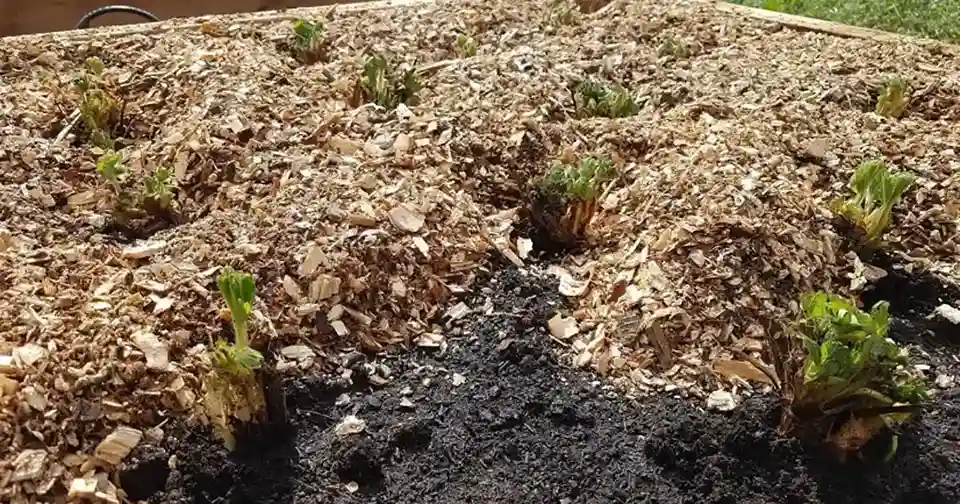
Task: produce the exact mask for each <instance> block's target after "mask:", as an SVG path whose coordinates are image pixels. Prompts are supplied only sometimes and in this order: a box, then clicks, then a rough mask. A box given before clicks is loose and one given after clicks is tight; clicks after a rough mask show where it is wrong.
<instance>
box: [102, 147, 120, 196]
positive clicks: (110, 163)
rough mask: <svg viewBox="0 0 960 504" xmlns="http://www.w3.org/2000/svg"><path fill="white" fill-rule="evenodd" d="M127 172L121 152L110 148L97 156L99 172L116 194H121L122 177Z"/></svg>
mask: <svg viewBox="0 0 960 504" xmlns="http://www.w3.org/2000/svg"><path fill="white" fill-rule="evenodd" d="M126 172H127V167H126V165H124V164H123V156H121V155H120V153H119V152H115V151H112V150H108V151H106V152H104V153H103V154H102V155H101V156H100V157H99V158H97V173H99V174H100V176H101V177H103V179H104V180H106V181H107V183H108V184H110V186H111V187H112V188H113V190H114V192H115V193H116V194H120V178H121V177H122V176H123V175H124V174H125V173H126Z"/></svg>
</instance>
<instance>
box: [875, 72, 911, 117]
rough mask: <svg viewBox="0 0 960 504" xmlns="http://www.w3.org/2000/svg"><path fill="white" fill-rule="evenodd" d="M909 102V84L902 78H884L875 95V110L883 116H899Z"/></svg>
mask: <svg viewBox="0 0 960 504" xmlns="http://www.w3.org/2000/svg"><path fill="white" fill-rule="evenodd" d="M909 104H910V85H909V84H907V81H905V80H904V79H903V78H901V77H899V76H893V77H890V78H888V79H887V80H886V82H885V83H884V85H883V89H882V90H881V91H880V96H878V97H877V108H876V112H877V114H879V115H882V116H884V117H893V118H900V117H901V116H903V113H904V112H906V111H907V105H909Z"/></svg>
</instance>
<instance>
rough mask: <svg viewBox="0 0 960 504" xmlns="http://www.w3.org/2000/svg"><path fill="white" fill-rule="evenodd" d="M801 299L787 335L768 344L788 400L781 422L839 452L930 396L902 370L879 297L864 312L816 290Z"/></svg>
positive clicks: (902, 357)
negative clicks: (815, 436) (780, 341)
mask: <svg viewBox="0 0 960 504" xmlns="http://www.w3.org/2000/svg"><path fill="white" fill-rule="evenodd" d="M800 305H801V317H800V319H799V321H798V322H797V323H796V324H795V325H794V326H793V327H792V328H790V330H789V332H790V333H791V335H792V337H790V338H788V339H787V341H786V345H785V346H784V345H781V344H776V345H772V346H771V353H772V355H773V358H774V362H775V365H776V368H777V374H778V375H779V382H780V389H781V392H782V394H783V396H784V399H785V401H786V405H787V407H786V408H785V410H784V415H783V417H782V419H781V426H782V427H783V429H784V430H785V431H787V432H798V431H804V432H816V433H817V434H818V435H820V436H823V439H825V440H826V441H827V442H828V443H830V444H831V445H832V446H834V447H835V448H837V449H838V453H839V454H840V455H841V457H842V458H846V456H847V455H849V454H852V453H858V452H859V450H860V449H861V448H862V447H863V446H864V445H865V444H866V443H867V442H868V441H869V440H870V439H872V438H873V437H874V436H875V435H876V434H878V433H880V432H881V431H883V430H884V429H893V428H895V427H897V426H898V425H900V424H902V423H903V422H905V421H906V420H908V419H909V418H910V417H911V415H912V414H914V413H916V412H917V411H919V409H920V408H921V407H922V406H923V404H924V402H925V401H927V400H928V399H929V397H930V395H929V392H928V390H927V388H926V385H925V384H924V382H923V379H922V378H921V377H919V376H916V375H914V374H911V372H909V371H908V370H910V369H912V368H911V366H910V359H909V356H908V354H907V353H906V351H905V350H903V349H901V348H900V347H899V346H898V345H897V344H896V343H895V342H894V341H893V340H891V339H889V338H888V332H889V328H890V314H889V305H888V303H887V302H886V301H881V302H878V303H877V304H875V305H874V306H873V307H871V309H870V311H869V312H866V311H863V310H861V309H859V308H857V306H856V305H855V304H854V303H853V302H851V301H849V300H847V299H844V298H842V297H840V296H835V295H832V294H828V293H825V292H816V293H810V294H805V295H803V296H802V297H801V300H800ZM894 442H895V441H894ZM894 449H895V448H894Z"/></svg>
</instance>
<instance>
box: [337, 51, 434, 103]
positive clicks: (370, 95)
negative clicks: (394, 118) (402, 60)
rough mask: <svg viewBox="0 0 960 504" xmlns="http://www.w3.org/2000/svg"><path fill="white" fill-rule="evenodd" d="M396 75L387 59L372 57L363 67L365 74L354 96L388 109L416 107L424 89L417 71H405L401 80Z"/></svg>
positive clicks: (361, 77) (377, 56) (411, 69)
mask: <svg viewBox="0 0 960 504" xmlns="http://www.w3.org/2000/svg"><path fill="white" fill-rule="evenodd" d="M396 74H397V72H396V71H394V70H393V69H391V68H390V65H389V64H388V63H387V60H386V58H384V57H383V56H381V55H373V56H370V57H368V58H367V61H366V63H365V64H364V65H363V73H362V74H361V76H360V80H359V81H358V83H357V87H356V91H355V93H354V94H355V95H357V94H359V95H360V97H362V99H364V100H365V101H366V102H368V103H375V104H377V105H379V106H381V107H384V108H387V109H393V108H396V107H397V105H399V104H401V103H405V104H407V105H416V104H417V102H418V98H417V93H418V92H419V91H420V89H421V88H422V86H421V84H420V79H419V78H418V77H417V73H416V70H415V69H413V68H410V69H408V70H405V71H403V72H402V73H401V74H400V76H399V78H398V77H397V75H396Z"/></svg>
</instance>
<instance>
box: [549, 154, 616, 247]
mask: <svg viewBox="0 0 960 504" xmlns="http://www.w3.org/2000/svg"><path fill="white" fill-rule="evenodd" d="M614 176H615V169H614V167H613V163H612V162H610V160H609V159H606V158H602V157H592V156H591V157H584V158H582V159H581V160H580V161H579V162H578V163H576V164H574V165H568V164H563V163H559V162H557V163H554V164H553V165H552V166H551V167H550V169H549V170H548V171H547V172H546V173H545V174H544V175H543V177H542V178H541V179H540V180H539V181H538V184H537V188H536V194H535V197H534V199H533V207H532V210H531V216H532V218H533V220H534V222H535V223H536V224H537V227H538V228H540V229H541V230H543V231H544V232H546V233H547V235H548V237H549V239H550V240H551V241H552V242H554V243H555V244H559V245H561V246H562V247H570V246H574V245H576V244H577V243H579V242H580V241H582V239H583V237H584V236H585V233H586V231H587V228H588V227H589V225H590V222H591V220H592V219H593V216H594V215H595V214H596V211H597V197H598V196H599V191H600V186H601V185H602V184H604V183H605V182H608V181H610V180H612V179H613V178H614Z"/></svg>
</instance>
